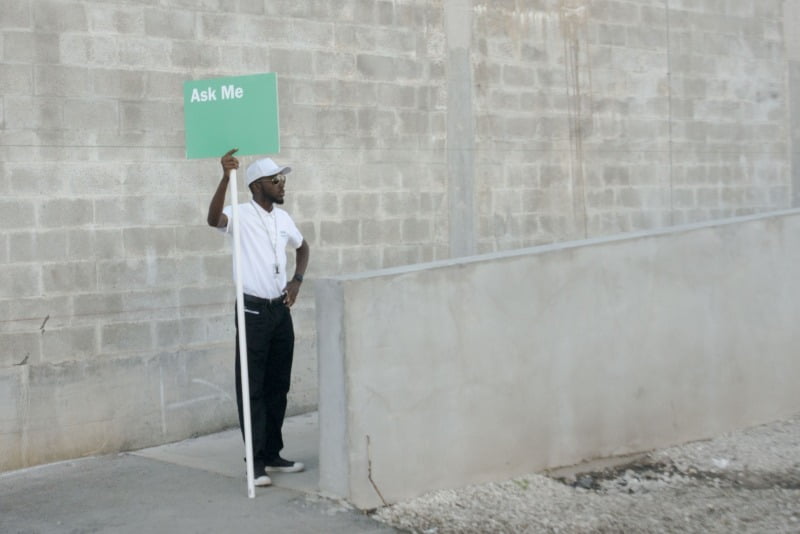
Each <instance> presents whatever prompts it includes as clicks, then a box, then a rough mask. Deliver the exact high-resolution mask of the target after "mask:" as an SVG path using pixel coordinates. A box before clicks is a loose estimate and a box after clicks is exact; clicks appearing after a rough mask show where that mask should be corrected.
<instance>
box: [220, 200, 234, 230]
mask: <svg viewBox="0 0 800 534" xmlns="http://www.w3.org/2000/svg"><path fill="white" fill-rule="evenodd" d="M222 214H223V215H225V217H226V218H227V219H228V224H227V226H225V228H221V227H219V226H218V227H217V230H219V231H220V232H222V233H223V234H229V233H231V232H232V231H233V224H232V223H233V208H232V207H231V206H225V208H224V209H223V210H222Z"/></svg>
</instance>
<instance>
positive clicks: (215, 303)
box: [178, 281, 236, 315]
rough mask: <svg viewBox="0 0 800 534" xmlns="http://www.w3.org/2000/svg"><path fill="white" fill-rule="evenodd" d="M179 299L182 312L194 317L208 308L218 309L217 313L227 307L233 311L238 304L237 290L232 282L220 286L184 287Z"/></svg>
mask: <svg viewBox="0 0 800 534" xmlns="http://www.w3.org/2000/svg"><path fill="white" fill-rule="evenodd" d="M178 298H179V306H180V308H181V311H182V312H183V313H184V314H192V315H195V314H197V313H198V310H202V309H203V308H204V307H208V306H210V307H212V308H214V309H216V310H217V313H218V312H219V310H221V309H226V308H227V307H230V309H231V310H232V309H233V306H234V304H235V303H236V296H235V288H234V286H233V283H232V282H230V281H229V282H228V283H224V284H221V285H218V286H207V287H184V288H181V290H180V294H179V297H178ZM231 313H233V312H231Z"/></svg>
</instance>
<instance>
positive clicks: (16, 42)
mask: <svg viewBox="0 0 800 534" xmlns="http://www.w3.org/2000/svg"><path fill="white" fill-rule="evenodd" d="M4 14H5V13H4ZM3 21H4V22H5V18H4V19H3ZM2 43H3V46H2V51H3V54H2V57H3V59H4V60H5V62H6V63H26V64H27V65H26V66H28V67H29V66H30V65H31V64H34V63H56V62H57V61H58V60H59V57H60V56H59V36H58V35H57V34H49V33H35V32H31V31H27V30H26V31H5V32H3V39H2ZM0 69H2V68H1V67H0ZM0 72H3V71H2V70H0ZM12 72H13V71H12ZM30 72H33V71H32V70H30ZM30 78H31V83H32V80H33V77H32V76H31V77H30ZM3 81H5V82H8V80H5V79H4V80H3ZM24 94H30V92H28V93H24Z"/></svg>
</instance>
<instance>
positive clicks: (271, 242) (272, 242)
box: [250, 200, 280, 276]
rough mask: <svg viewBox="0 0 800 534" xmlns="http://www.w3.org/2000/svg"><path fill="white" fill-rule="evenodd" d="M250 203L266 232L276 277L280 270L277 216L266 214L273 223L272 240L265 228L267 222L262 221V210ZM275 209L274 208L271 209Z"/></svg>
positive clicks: (267, 229) (266, 227) (252, 201)
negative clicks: (273, 259) (273, 234)
mask: <svg viewBox="0 0 800 534" xmlns="http://www.w3.org/2000/svg"><path fill="white" fill-rule="evenodd" d="M250 203H251V204H252V205H253V208H255V210H256V213H257V214H258V218H259V219H260V220H261V224H262V225H263V226H264V231H265V232H267V239H268V240H269V246H270V247H271V248H272V255H273V257H274V258H275V269H274V271H275V275H276V276H277V275H278V274H279V273H280V268H279V267H278V216H277V214H268V215H271V219H272V221H273V222H274V227H275V238H274V240H273V236H272V234H270V233H269V227H268V226H267V222H266V221H265V220H264V215H263V214H262V213H261V212H262V211H263V208H261V206H259V205H258V204H256V201H255V200H250ZM272 209H275V208H272Z"/></svg>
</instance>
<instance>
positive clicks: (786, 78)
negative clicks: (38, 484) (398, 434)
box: [0, 0, 800, 470]
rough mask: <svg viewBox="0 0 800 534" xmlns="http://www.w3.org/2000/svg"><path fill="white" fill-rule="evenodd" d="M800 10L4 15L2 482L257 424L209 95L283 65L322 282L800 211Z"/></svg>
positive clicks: (309, 336)
mask: <svg viewBox="0 0 800 534" xmlns="http://www.w3.org/2000/svg"><path fill="white" fill-rule="evenodd" d="M796 4H797V2H796V1H795V0H787V1H785V2H783V3H781V2H778V1H766V0H743V1H736V2H732V1H725V2H720V1H710V0H698V1H697V2H677V1H670V2H668V3H664V2H659V1H656V0H652V1H646V0H637V1H633V0H630V1H628V0H616V1H610V0H594V1H593V2H588V1H579V0H559V1H556V0H541V1H539V0H537V1H535V2H528V3H520V2H481V1H478V0H426V1H423V0H378V1H373V0H342V1H337V2H328V3H326V2H314V1H311V0H299V1H297V0H296V1H292V2H289V1H273V0H263V1H262V0H247V1H244V0H207V1H204V2H201V3H191V2H185V1H177V0H176V1H172V0H170V1H161V2H152V1H145V0H143V1H131V2H124V3H116V2H106V1H101V0H13V1H12V0H0V196H1V198H0V383H2V386H0V396H2V398H4V399H7V401H8V402H3V403H0V440H2V450H3V451H11V452H9V453H8V454H3V455H2V456H0V470H3V469H11V468H15V467H20V466H26V465H32V464H37V463H42V462H45V461H50V460H55V459H60V458H65V457H71V456H77V455H81V454H90V453H94V452H106V451H115V450H120V449H125V448H131V447H140V446H146V445H151V444H154V443H159V442H163V441H169V440H174V439H180V438H182V437H185V436H188V435H191V434H193V433H201V432H210V431H214V430H217V429H219V428H223V427H227V426H231V425H233V424H235V416H234V414H235V408H234V405H233V402H232V401H231V399H230V395H231V392H232V391H233V385H232V358H233V354H232V353H233V324H232V323H233V321H232V319H233V318H232V313H231V312H232V301H233V295H232V288H231V283H230V272H231V268H230V259H229V254H230V251H229V249H228V248H227V246H226V245H225V242H224V239H223V238H222V236H220V235H218V234H216V233H215V232H213V231H211V230H209V229H208V228H206V226H205V223H204V220H205V211H206V208H207V204H208V200H209V197H210V194H211V193H212V192H213V190H214V187H215V186H216V183H217V180H218V179H219V175H220V172H219V167H218V163H217V162H216V161H213V160H209V161H187V160H185V158H184V147H183V135H184V132H183V114H182V85H183V82H184V81H185V80H188V79H196V78H203V77H215V76H225V75H239V74H248V73H256V72H277V73H278V79H279V98H280V121H281V143H282V150H281V153H280V154H279V155H278V156H277V157H276V159H279V160H281V161H285V162H288V163H291V164H292V165H293V167H294V169H295V173H294V174H293V175H292V177H291V180H290V183H289V194H288V195H287V204H286V208H287V209H288V210H289V211H290V212H291V213H292V214H293V215H294V216H295V218H296V220H297V221H298V223H299V225H300V228H301V229H302V231H303V232H304V234H305V236H306V238H307V239H308V240H309V242H310V244H311V246H312V260H311V266H310V269H309V273H308V274H309V281H313V279H314V278H316V277H321V276H332V275H338V274H342V273H347V272H358V271H364V270H369V269H376V268H383V267H392V266H397V265H404V264H411V263H416V262H424V261H433V260H441V259H446V258H450V257H457V256H463V255H468V254H473V253H476V252H486V251H498V250H508V249H512V248H516V247H521V246H529V245H532V244H538V243H545V242H554V241H564V240H569V239H574V238H580V237H586V236H596V235H606V234H611V233H616V232H620V231H629V230H639V229H645V228H652V227H657V226H664V225H669V224H673V223H680V222H686V221H694V220H707V219H712V218H715V217H719V216H726V215H731V214H742V213H750V212H757V211H768V210H774V209H780V208H783V207H785V206H787V205H789V203H791V202H792V200H791V199H792V198H793V195H795V196H796V191H797V190H798V186H797V184H798V183H800V179H798V178H796V177H797V172H798V171H797V169H798V168H799V167H798V166H797V165H796V164H794V165H793V162H796V159H797V158H796V153H797V151H796V146H797V143H796V142H795V140H796V139H797V138H798V135H799V134H798V129H797V128H796V124H797V123H800V121H798V120H796V117H797V116H798V111H797V110H800V102H797V98H796V97H794V96H793V95H795V94H796V93H798V91H797V90H796V88H797V80H800V76H796V75H795V74H796V73H797V72H798V69H797V63H796V62H797V61H798V57H800V51H798V50H797V47H796V45H795V44H793V41H791V40H790V39H789V37H790V33H791V32H787V31H786V30H785V29H784V24H789V27H791V26H792V24H793V23H794V22H796V21H798V20H800V19H798V16H800V10H798V9H797V5H796ZM787 21H788V22H787ZM787 36H788V37H787ZM726 44H727V45H731V46H725V45H726ZM733 45H735V46H733ZM787 50H788V51H789V52H787ZM787 65H788V67H787ZM710 72H711V73H713V74H714V76H713V77H709V76H707V75H708V73H710ZM787 73H788V74H787ZM792 73H793V74H792ZM790 74H791V75H790ZM248 162H249V159H248V158H245V163H248ZM241 198H242V199H245V198H246V195H244V194H243V195H242V197H241ZM310 293H311V284H308V285H307V287H306V288H305V289H304V291H303V293H302V294H301V298H300V301H299V302H298V304H297V306H296V308H295V311H294V317H295V324H296V330H297V334H298V344H297V354H296V359H295V378H294V380H295V381H294V384H293V389H292V396H291V398H290V411H291V412H293V413H297V412H301V411H305V410H309V409H313V408H314V407H315V406H316V403H317V363H316V333H315V309H314V301H313V298H311V295H310ZM98 373H99V374H98ZM125 377H128V378H127V380H131V381H132V382H133V383H134V384H138V389H137V391H138V392H140V393H142V392H144V393H142V396H140V397H135V398H138V399H139V401H137V402H134V401H133V400H131V398H130V397H129V396H125V395H115V394H114V392H115V391H122V390H124V388H125V387H128V386H129V385H128V384H126V383H125V380H126V378H125ZM100 378H102V380H103V382H104V383H100V384H98V383H96V382H97V380H98V379H100ZM123 386H124V387H123ZM48 388H52V389H54V391H53V392H50V393H48V395H52V397H51V399H52V403H47V402H44V401H43V400H42V399H39V397H40V396H41V395H43V393H42V392H43V391H44V390H47V389H48ZM77 398H80V399H81V400H82V402H76V401H74V400H72V399H77ZM145 400H146V401H147V402H145ZM40 401H41V402H40ZM95 404H96V405H97V406H102V407H103V410H100V411H97V410H95V409H93V408H90V406H94V405H95ZM134 417H139V418H140V419H141V420H140V421H137V422H136V424H133V423H131V421H130V418H134ZM34 436H35V439H33V437H34Z"/></svg>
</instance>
